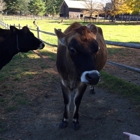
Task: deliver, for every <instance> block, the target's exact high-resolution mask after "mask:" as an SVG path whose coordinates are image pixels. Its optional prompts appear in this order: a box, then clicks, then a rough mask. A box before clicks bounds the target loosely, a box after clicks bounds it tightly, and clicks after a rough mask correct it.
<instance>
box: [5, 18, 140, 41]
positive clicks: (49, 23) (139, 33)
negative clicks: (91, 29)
mask: <svg viewBox="0 0 140 140" xmlns="http://www.w3.org/2000/svg"><path fill="white" fill-rule="evenodd" d="M77 21H78V22H81V23H82V24H83V25H87V23H84V22H83V21H81V20H77ZM4 22H5V23H7V24H11V25H13V24H15V25H18V24H19V23H20V25H21V26H25V25H28V26H29V27H30V28H32V29H35V26H34V25H33V20H5V21H4ZM58 22H59V21H58V20H37V21H36V23H37V25H38V26H39V27H40V30H43V31H46V32H51V33H54V28H57V29H61V30H62V31H64V30H65V29H66V28H67V27H68V26H69V25H70V24H71V23H72V22H74V20H71V21H70V20H64V22H63V23H61V24H59V23H58ZM95 24H96V25H97V26H99V27H101V28H102V29H103V33H104V38H105V40H110V41H118V42H134V43H140V40H139V37H140V25H123V24H122V25H116V24H112V25H104V24H100V23H95ZM34 33H35V35H36V34H37V33H36V32H34ZM41 39H43V40H45V41H46V42H50V43H52V44H53V43H55V44H56V37H55V36H50V35H46V34H43V33H41Z"/></svg>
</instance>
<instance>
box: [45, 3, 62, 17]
mask: <svg viewBox="0 0 140 140" xmlns="http://www.w3.org/2000/svg"><path fill="white" fill-rule="evenodd" d="M62 2H63V0H46V12H47V13H48V14H51V15H53V16H54V15H55V14H58V13H59V12H60V6H61V4H62Z"/></svg>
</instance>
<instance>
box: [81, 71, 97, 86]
mask: <svg viewBox="0 0 140 140" xmlns="http://www.w3.org/2000/svg"><path fill="white" fill-rule="evenodd" d="M86 74H95V75H97V76H99V77H100V73H99V72H98V71H97V70H91V71H85V72H83V73H82V75H81V82H83V83H87V84H88V83H89V81H88V79H87V78H86Z"/></svg>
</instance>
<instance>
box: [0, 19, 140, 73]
mask: <svg viewBox="0 0 140 140" xmlns="http://www.w3.org/2000/svg"><path fill="white" fill-rule="evenodd" d="M0 25H1V26H3V27H4V28H6V29H9V28H10V25H8V24H6V23H4V22H3V21H0ZM14 26H16V27H18V28H19V29H20V28H21V27H22V26H21V25H20V24H18V25H14ZM29 29H30V30H32V31H36V32H37V37H38V38H39V39H41V38H40V33H44V34H48V35H52V36H56V35H55V34H54V33H50V32H46V31H42V30H40V29H39V27H37V28H36V29H31V28H29ZM42 41H43V42H44V43H45V44H47V45H49V46H53V47H57V45H56V44H51V43H49V42H46V41H44V40H42ZM106 44H109V45H117V46H123V47H128V48H135V49H140V44H136V43H124V42H113V41H106ZM107 64H109V65H114V66H118V67H121V68H126V69H129V70H131V71H135V72H138V73H140V69H139V68H135V67H131V66H127V65H123V64H120V63H116V62H111V61H107Z"/></svg>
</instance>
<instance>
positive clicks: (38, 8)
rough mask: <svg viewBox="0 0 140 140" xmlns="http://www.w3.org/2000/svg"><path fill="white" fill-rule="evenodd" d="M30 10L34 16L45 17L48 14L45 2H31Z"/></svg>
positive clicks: (32, 0)
mask: <svg viewBox="0 0 140 140" xmlns="http://www.w3.org/2000/svg"><path fill="white" fill-rule="evenodd" d="M28 9H29V11H30V13H31V14H33V15H44V14H45V12H46V11H45V9H46V6H45V2H44V1H43V0H31V1H30V2H29V5H28Z"/></svg>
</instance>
